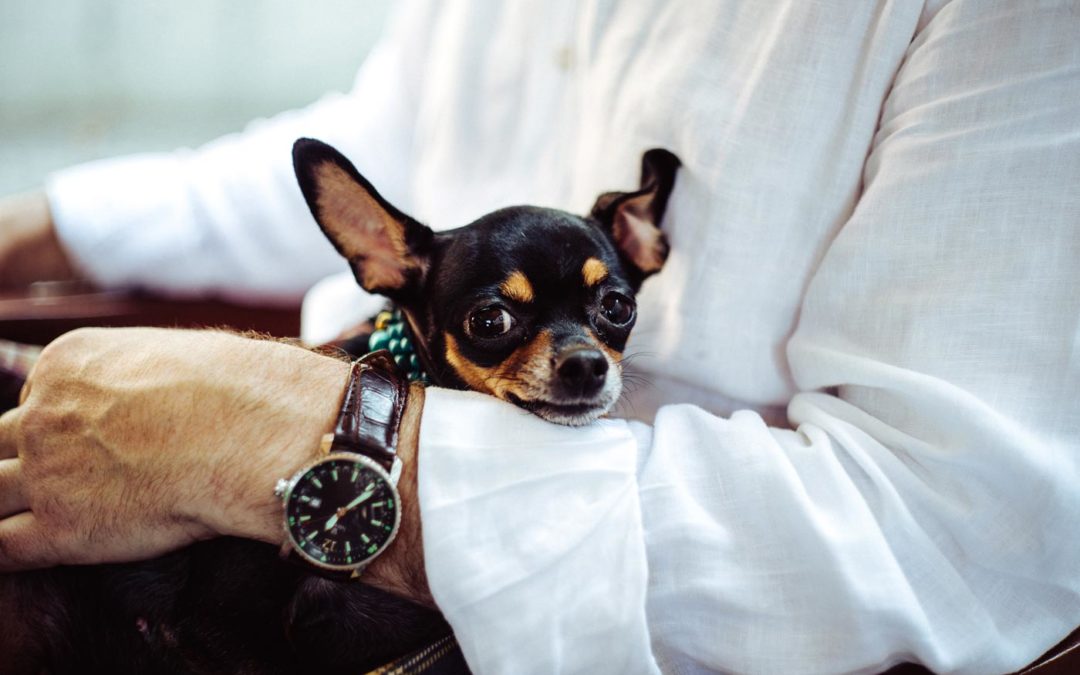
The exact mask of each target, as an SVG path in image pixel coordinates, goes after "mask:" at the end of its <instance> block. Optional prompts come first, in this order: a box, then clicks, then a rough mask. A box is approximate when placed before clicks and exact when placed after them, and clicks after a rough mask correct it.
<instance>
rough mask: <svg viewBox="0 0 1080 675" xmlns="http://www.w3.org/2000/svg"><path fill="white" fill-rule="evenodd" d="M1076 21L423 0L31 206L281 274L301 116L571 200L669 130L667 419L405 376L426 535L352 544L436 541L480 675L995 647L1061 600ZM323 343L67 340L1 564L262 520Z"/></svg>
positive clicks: (273, 290) (382, 176)
mask: <svg viewBox="0 0 1080 675" xmlns="http://www.w3.org/2000/svg"><path fill="white" fill-rule="evenodd" d="M1078 29H1080V15H1078V14H1077V12H1076V11H1075V8H1074V7H1072V6H1071V4H1070V3H1067V2H1060V3H1045V4H1041V5H1039V6H1038V7H1034V6H1027V5H1025V6H1023V7H1021V6H1019V5H1016V4H1015V3H1008V2H992V3H988V2H968V1H965V0H954V1H953V2H932V3H926V4H925V5H924V4H922V3H915V2H910V3H889V2H875V3H843V2H839V1H838V0H837V1H835V2H818V3H791V4H788V5H783V6H774V5H771V4H765V3H757V2H738V1H719V0H718V1H717V2H713V3H708V4H706V3H695V4H694V5H693V6H690V7H686V6H678V5H675V4H673V3H663V2H634V3H629V2H628V3H622V4H610V3H600V4H589V5H586V6H578V5H576V4H575V3H570V2H551V3H543V4H542V5H540V4H533V5H530V6H529V7H521V6H515V5H509V4H508V3H494V2H492V3H434V2H432V3H424V2H416V3H413V4H411V5H410V6H408V8H407V9H406V10H405V11H404V13H403V15H402V16H401V17H399V21H398V22H397V23H396V24H395V27H394V29H393V31H392V32H391V34H390V35H389V36H388V37H387V39H386V40H385V41H384V42H383V44H382V45H381V46H380V47H379V48H378V49H377V50H376V52H375V53H374V54H373V55H372V56H371V58H370V59H369V61H368V63H367V64H365V66H364V68H363V70H362V71H361V73H360V75H359V77H358V79H357V83H356V87H355V89H354V91H353V92H352V93H351V94H350V95H349V96H347V97H340V98H333V99H328V100H325V101H323V102H320V103H319V104H317V105H316V106H314V107H313V108H311V109H309V110H307V111H304V112H301V113H294V114H289V115H285V116H282V117H280V118H277V119H275V120H271V121H269V122H263V123H260V124H258V125H255V126H253V127H252V128H250V129H248V130H247V131H246V132H245V133H244V134H242V135H240V136H236V137H230V138H225V139H222V140H220V141H218V142H216V143H212V144H210V145H209V146H207V147H206V148H203V149H201V150H199V151H198V152H196V153H193V154H191V153H184V154H177V155H171V156H164V157H143V158H133V159H126V160H120V161H118V162H116V163H109V164H105V165H99V166H96V167H90V168H84V169H75V170H73V171H72V172H70V173H67V174H61V175H60V176H59V177H57V178H56V179H55V181H54V182H53V184H52V185H51V187H50V191H49V194H50V204H51V207H52V214H53V216H54V217H55V221H56V233H57V235H56V236H58V239H52V237H53V236H54V235H52V234H50V233H49V229H48V228H39V229H38V233H39V234H38V236H37V240H38V241H44V242H46V243H45V244H42V246H43V247H44V249H45V250H47V251H51V252H52V253H51V254H48V255H47V256H46V257H51V258H52V259H53V261H54V262H55V261H56V260H57V259H59V260H60V261H61V262H60V263H58V264H59V266H60V267H59V268H58V269H61V270H62V269H63V266H64V265H65V264H67V263H64V262H63V260H64V259H65V256H57V255H56V251H57V250H58V249H57V246H56V245H55V242H62V245H63V247H66V251H67V256H68V257H69V258H70V264H71V266H72V267H73V268H74V269H75V270H78V271H79V272H80V273H83V274H86V275H88V276H90V277H91V278H94V279H95V280H97V281H99V282H101V283H106V284H132V283H134V284H140V285H143V286H148V287H151V288H156V289H159V290H163V291H172V292H181V291H182V292H191V291H198V292H206V293H222V292H228V293H233V294H243V295H246V296H249V297H250V296H275V297H276V296H282V295H296V294H298V293H301V292H302V291H303V290H304V289H305V288H306V287H307V286H308V285H309V284H310V283H312V282H314V281H315V280H316V279H318V278H320V277H321V276H323V275H325V274H328V273H332V272H334V271H337V270H338V269H340V262H339V261H338V260H337V259H336V258H335V256H334V254H333V253H332V251H331V250H330V249H329V247H328V246H327V245H325V243H324V242H323V241H322V240H321V234H319V233H318V232H317V231H316V229H315V228H314V227H313V226H310V225H305V224H303V223H307V222H308V219H307V218H306V215H305V214H304V211H303V209H304V207H303V203H302V202H301V201H300V198H299V194H298V192H297V190H296V189H295V188H294V186H293V179H292V176H291V172H290V170H289V168H288V146H289V145H290V144H291V143H292V141H293V140H294V139H295V138H297V137H299V136H316V137H320V138H322V139H324V140H327V141H329V142H331V143H332V144H334V145H336V146H338V147H339V148H341V149H343V151H344V152H345V154H346V155H348V156H350V157H351V158H352V159H354V160H355V161H356V163H357V164H358V166H359V167H360V169H361V171H363V172H364V173H365V174H366V175H367V176H368V177H369V178H370V179H371V180H372V182H373V183H374V184H375V185H377V186H379V189H380V191H382V192H384V194H385V196H387V197H388V199H389V200H390V201H391V202H393V203H395V204H398V205H399V206H401V207H402V208H403V210H405V211H407V212H409V213H410V214H412V215H414V216H416V217H418V218H420V219H421V220H426V221H429V222H431V223H433V224H434V225H435V226H441V227H450V226H455V225H460V224H463V223H465V222H467V221H468V220H470V219H471V217H474V216H476V215H478V214H480V213H483V212H486V211H489V210H491V209H492V208H494V207H496V206H502V205H506V204H510V203H521V202H528V203H540V204H548V205H552V206H559V207H563V208H568V209H570V210H578V211H581V210H583V209H585V208H586V207H587V206H588V201H589V199H591V198H592V197H593V196H594V195H595V194H596V193H598V192H601V191H603V190H606V189H616V188H618V187H620V186H624V185H629V184H632V181H633V179H634V178H635V176H634V175H633V171H634V170H635V168H636V165H637V161H636V160H637V158H638V157H639V156H640V154H641V151H642V150H643V149H645V148H647V147H653V146H662V147H666V148H669V149H671V150H672V151H674V152H675V153H676V154H677V155H678V156H679V157H680V158H681V160H682V162H683V165H684V168H683V170H682V172H681V173H680V177H679V183H678V186H677V188H676V191H675V194H674V195H673V198H672V201H671V203H670V205H669V210H668V215H667V217H666V219H665V224H664V225H665V229H666V231H667V233H668V236H669V239H670V242H671V244H672V253H671V257H670V258H669V260H668V263H667V265H666V267H665V269H664V270H663V272H662V273H661V274H660V275H658V277H656V278H655V279H652V280H650V282H649V283H648V284H646V286H645V289H644V293H643V294H642V295H641V297H640V298H639V307H640V314H641V322H640V323H639V325H638V327H637V329H636V332H635V336H634V340H635V341H634V342H633V343H632V345H631V346H630V348H629V351H630V352H636V353H639V354H641V357H640V358H639V359H638V361H639V363H640V369H641V371H642V372H643V373H644V374H645V378H646V380H647V384H646V385H644V386H643V387H642V390H641V391H640V392H638V393H637V394H636V396H634V397H632V399H631V403H632V406H629V410H630V411H631V412H632V413H633V414H634V416H636V417H640V418H643V419H646V420H650V419H651V421H652V424H651V426H647V425H646V424H644V423H642V422H636V421H635V422H623V421H618V420H614V421H610V422H606V423H603V424H597V425H593V426H591V427H588V428H585V429H579V430H570V429H564V428H558V427H552V426H550V425H548V424H546V423H544V422H542V421H540V420H536V419H532V418H527V417H522V416H521V415H520V414H517V411H516V410H514V409H513V408H512V407H509V406H506V405H502V404H500V403H499V402H496V401H492V400H489V399H487V398H484V397H481V396H478V395H474V394H467V393H456V392H448V391H443V390H438V389H432V390H429V391H428V392H427V395H426V398H425V400H424V401H422V402H421V401H419V397H416V398H413V399H411V403H410V406H411V412H410V413H409V416H408V418H409V419H408V422H407V423H406V424H405V425H404V426H403V427H402V429H403V434H405V436H406V437H407V438H414V437H415V438H416V442H415V446H416V448H417V452H416V454H415V456H412V457H406V464H407V467H408V471H407V472H406V477H405V479H404V481H403V485H404V486H405V487H404V488H403V489H404V490H405V492H404V493H403V495H402V499H403V500H405V501H406V502H408V503H411V504H413V505H418V506H419V514H416V513H413V514H412V515H411V516H410V515H409V514H408V513H407V514H406V518H407V520H408V521H409V523H410V524H409V526H408V527H409V531H410V532H413V533H416V532H417V531H418V523H419V521H422V522H423V545H422V550H421V547H420V546H418V545H416V544H415V542H413V545H406V546H400V545H396V546H394V547H391V549H390V550H389V551H388V552H387V554H386V555H385V556H384V557H383V558H381V559H380V565H381V569H377V570H373V571H372V572H371V574H372V576H371V577H370V578H371V579H372V581H374V582H375V583H380V584H382V585H384V586H386V587H391V588H395V589H396V590H397V591H398V592H401V593H403V594H407V595H413V596H414V597H416V596H419V595H423V594H424V593H425V588H424V581H423V574H422V573H421V572H423V571H424V570H426V577H427V582H429V583H430V591H431V594H432V596H433V597H434V600H435V602H436V603H437V604H438V605H439V607H440V608H441V609H442V610H443V612H444V613H445V615H446V616H447V618H448V620H449V621H450V623H451V624H452V625H453V626H454V628H455V632H456V633H457V635H458V638H459V641H460V642H461V644H462V647H463V651H464V653H465V655H466V657H467V659H468V662H469V664H470V666H471V667H472V668H473V669H474V670H476V671H478V672H656V671H658V670H659V671H663V672H696V671H707V670H725V671H740V672H765V671H773V672H776V671H781V672H797V671H814V672H874V671H877V670H882V669H885V668H887V667H888V666H889V665H891V664H893V663H898V662H902V661H919V662H922V663H924V664H926V665H927V666H928V667H930V668H931V669H933V670H938V671H957V672H971V673H984V672H1003V671H1008V670H1013V669H1016V668H1019V667H1021V666H1023V665H1024V664H1025V663H1028V662H1030V661H1032V660H1033V659H1034V658H1035V657H1037V656H1038V655H1039V654H1040V653H1042V652H1043V651H1045V650H1046V649H1047V648H1049V647H1050V646H1052V645H1053V644H1054V643H1055V642H1057V641H1058V640H1060V639H1061V638H1062V637H1064V636H1065V635H1066V634H1067V633H1068V632H1069V631H1070V630H1072V629H1073V628H1074V627H1075V626H1076V625H1077V624H1078V623H1080V567H1078V566H1077V564H1076V563H1077V560H1080V543H1078V542H1077V540H1076V538H1075V537H1073V536H1072V532H1071V529H1072V527H1071V524H1072V523H1074V522H1075V521H1076V518H1077V517H1078V516H1080V495H1078V493H1077V490H1076V488H1075V486H1076V484H1077V478H1078V475H1077V474H1078V469H1080V451H1078V443H1080V418H1078V417H1077V412H1076V411H1077V407H1076V401H1077V400H1078V396H1080V371H1078V369H1080V360H1078V359H1077V356H1076V349H1077V346H1076V345H1077V342H1076V341H1077V335H1076V326H1077V325H1078V320H1080V308H1078V306H1077V304H1076V302H1075V289H1076V288H1077V286H1078V284H1080V266H1077V265H1076V260H1077V258H1078V254H1080V249H1078V246H1080V244H1078V242H1080V236H1078V234H1080V232H1078V229H1080V198H1078V196H1077V195H1078V194H1080V193H1078V191H1077V190H1076V185H1077V184H1078V183H1080V152H1078V150H1080V133H1078V128H1080V121H1078V120H1080V94H1078V92H1080V42H1078V41H1077V40H1076V39H1075V35H1076V34H1077V32H1078ZM30 229H31V230H33V229H34V228H30ZM33 239H34V237H28V238H27V239H24V241H28V240H33ZM50 241H52V242H54V243H53V244H50V243H48V242H50ZM294 260H295V261H299V260H303V263H302V264H300V263H299V262H294ZM343 368H344V366H342V365H341V364H337V363H333V362H330V361H325V360H323V359H320V357H317V356H313V355H310V354H307V353H305V352H303V351H301V350H297V349H293V348H289V347H284V346H280V345H274V344H265V343H250V342H247V341H243V340H240V339H239V338H235V337H230V336H222V335H213V334H202V333H172V332H160V331H152V332H151V331H146V332H142V331H115V332H112V331H96V332H94V331H92V332H84V333H76V334H75V335H73V336H70V337H68V338H64V339H62V340H60V341H58V343H56V344H55V345H54V346H52V347H50V348H49V349H48V350H46V352H45V354H44V355H43V357H42V359H41V361H40V364H39V368H38V370H37V372H36V373H35V374H34V377H33V378H32V380H31V383H30V386H29V393H28V397H27V400H26V403H25V405H24V406H23V407H22V408H21V409H20V410H18V411H16V412H13V413H9V414H8V415H6V416H5V417H4V418H3V419H2V420H0V453H2V454H3V456H4V457H5V458H7V459H5V460H3V462H2V463H0V495H2V496H0V513H2V515H4V516H6V518H5V519H4V520H2V521H0V565H2V566H3V567H5V568H19V567H26V566H38V565H49V564H54V563H57V562H92V561H99V560H114V559H126V558H130V557H139V556H146V555H153V554H155V553H158V552H161V551H165V550H168V549H171V548H173V547H176V546H179V545H183V544H184V543H187V542H189V541H192V540H194V539H198V538H202V537H208V536H213V535H217V534H226V533H227V534H238V535H242V536H249V537H256V538H262V539H264V540H267V541H274V540H276V539H277V538H278V528H279V527H280V526H279V523H280V518H281V514H280V511H279V509H280V506H279V505H278V504H277V503H276V502H275V500H274V499H273V496H272V494H271V492H272V486H273V483H274V480H276V479H277V478H278V477H280V476H282V475H287V474H288V473H290V472H291V471H293V470H295V469H296V468H297V467H298V466H300V465H302V464H303V463H304V461H305V460H306V459H310V457H312V456H313V454H314V447H313V444H312V439H316V438H318V436H319V435H320V434H322V433H324V432H325V431H326V430H327V429H328V428H329V427H331V426H332V424H333V418H334V414H335V406H336V404H337V402H338V401H339V400H340V396H341V394H340V391H341V387H342V383H343V381H344V373H343V371H342V369H343ZM679 404H684V405H679ZM420 406H422V410H420V409H418V408H419V407H420ZM162 420H167V422H168V423H167V424H162ZM770 423H771V424H772V425H773V426H769V425H768V424H770ZM404 445H405V446H406V450H405V451H406V453H407V454H408V453H409V451H410V450H411V449H412V446H413V445H414V444H413V442H412V441H407V442H406V443H405V444H404ZM206 448H212V449H213V451H212V452H208V451H206ZM413 473H415V474H418V478H414V479H415V480H416V487H417V491H416V493H415V494H414V493H413V492H412V491H411V487H412V483H411V480H414V479H410V476H412V475H413ZM407 507H408V504H407ZM417 516H418V517H417ZM403 542H404V543H405V544H409V542H410V539H409V537H406V538H405V539H404V540H403ZM421 557H422V560H421Z"/></svg>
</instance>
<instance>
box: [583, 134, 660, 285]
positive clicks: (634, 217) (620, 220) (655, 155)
mask: <svg viewBox="0 0 1080 675" xmlns="http://www.w3.org/2000/svg"><path fill="white" fill-rule="evenodd" d="M680 165H681V162H680V161H679V158H678V157H676V156H675V155H674V154H672V153H670V152H668V151H667V150H663V149H660V148H654V149H652V150H649V151H648V152H646V153H645V154H644V155H643V156H642V158H641V187H640V188H639V189H638V190H637V191H636V192H606V193H604V194H602V195H600V197H599V198H597V200H596V204H595V205H594V206H593V208H592V214H591V215H592V217H593V218H596V219H597V220H599V221H600V224H601V225H602V226H603V227H604V228H605V229H606V230H607V231H608V232H609V233H610V234H611V238H612V239H613V240H614V241H615V246H616V247H617V248H618V249H619V252H620V253H621V254H622V256H623V258H625V259H626V260H627V261H628V262H630V263H631V264H632V265H633V266H634V267H635V268H637V270H638V272H640V273H641V277H640V280H643V279H644V278H645V277H647V276H649V275H650V274H654V273H656V272H659V271H660V268H661V267H663V266H664V261H665V260H666V259H667V255H668V243H667V238H666V237H664V233H663V232H661V231H660V221H661V220H663V218H664V210H665V209H666V208H667V202H668V197H670V196H671V190H672V189H673V188H674V187H675V174H676V173H677V172H678V170H679V166H680ZM640 280H639V281H640Z"/></svg>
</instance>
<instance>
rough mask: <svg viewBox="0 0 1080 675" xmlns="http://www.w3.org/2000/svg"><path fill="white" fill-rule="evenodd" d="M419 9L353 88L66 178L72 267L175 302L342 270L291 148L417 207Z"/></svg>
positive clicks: (423, 17) (270, 296)
mask: <svg viewBox="0 0 1080 675" xmlns="http://www.w3.org/2000/svg"><path fill="white" fill-rule="evenodd" d="M426 4H427V3H424V2H413V3H409V5H408V6H407V7H406V8H405V10H404V11H402V12H401V13H400V14H399V16H397V17H396V20H395V21H394V22H393V24H392V26H391V28H390V30H389V31H388V32H387V34H386V36H385V37H384V38H383V39H382V40H381V41H380V43H379V44H377V45H376V47H375V48H374V50H373V51H372V52H371V54H370V55H369V56H368V58H367V59H366V61H365V63H364V64H363V67H362V68H361V69H360V71H359V74H358V75H357V78H356V81H355V83H354V86H353V89H352V91H351V92H349V93H348V94H329V95H327V96H325V97H324V98H322V99H321V100H319V101H318V102H316V103H314V104H313V105H311V106H309V107H308V108H305V109H303V110H298V111H292V112H287V113H283V114H281V115H278V116H276V117H273V118H271V119H265V120H258V121H255V122H253V123H252V124H250V125H249V126H248V127H247V128H246V129H245V130H244V131H243V132H242V133H237V134H232V135H228V136H225V137H223V138H220V139H217V140H215V141H213V142H210V143H208V144H206V145H205V146H203V147H200V148H198V149H195V150H189V149H181V150H177V151H176V152H171V153H161V154H144V155H136V156H129V157H121V158H116V159H108V160H103V161H98V162H92V163H89V164H85V165H81V166H77V167H74V168H71V169H68V170H65V171H61V172H58V173H56V174H54V175H53V176H51V177H50V178H49V180H48V181H47V185H46V192H47V194H48V197H49V201H50V204H51V206H52V210H53V217H54V221H55V223H56V228H57V231H58V233H59V236H60V238H61V241H62V242H63V244H64V246H65V247H66V248H67V250H68V251H69V252H70V254H71V255H72V257H73V259H74V261H75V264H76V265H77V267H78V268H80V269H81V270H82V271H83V272H84V273H85V274H86V275H87V276H89V278H91V279H93V280H94V281H96V282H98V283H100V284H103V285H106V286H138V287H143V288H148V289H152V290H155V291H159V292H164V293H167V294H174V295H221V296H229V297H234V298H238V299H259V300H263V301H266V300H276V299H280V300H289V301H294V300H296V299H298V298H299V297H300V296H301V295H302V294H303V292H304V291H305V290H306V289H307V288H308V287H310V286H311V285H312V284H313V283H315V282H316V281H318V280H319V279H321V278H323V277H325V276H328V275H330V274H333V273H335V272H339V271H342V270H344V269H345V263H344V261H343V260H342V259H341V257H340V256H339V255H338V254H337V253H336V252H335V251H334V250H333V248H332V247H331V246H330V244H329V243H328V242H327V241H326V239H325V237H324V236H323V235H322V233H321V232H320V230H319V228H318V227H317V226H316V225H315V223H314V221H313V220H312V219H311V215H310V213H309V212H308V210H307V207H306V205H305V204H304V201H303V197H302V196H301V194H300V191H299V189H298V187H297V185H296V179H295V177H294V175H293V169H292V154H291V150H292V144H293V142H294V141H295V140H296V139H297V138H300V137H303V136H309V137H316V138H319V139H321V140H324V141H326V142H328V143H330V144H332V145H335V146H336V147H338V148H339V149H340V150H341V151H342V152H343V153H344V154H345V155H347V156H348V157H350V159H351V160H352V161H353V162H354V163H355V164H356V165H357V167H358V168H359V169H360V170H361V171H362V172H363V173H364V174H365V175H366V176H367V177H368V178H369V179H370V180H371V181H372V183H373V184H375V185H377V186H378V187H379V190H380V192H382V193H383V194H384V195H385V196H386V197H387V198H388V199H390V200H391V201H392V202H393V203H395V204H397V205H398V206H400V207H401V208H406V209H407V208H408V202H409V197H410V195H409V191H408V185H409V176H410V173H411V154H412V132H413V122H414V111H415V98H416V92H417V89H418V87H419V79H420V73H421V70H422V68H421V67H420V61H421V60H422V58H423V49H422V46H423V45H424V44H425V40H424V39H422V38H423V35H424V31H425V30H427V27H428V25H429V22H430V20H431V17H430V13H429V12H428V8H427V7H426V6H425V5H426Z"/></svg>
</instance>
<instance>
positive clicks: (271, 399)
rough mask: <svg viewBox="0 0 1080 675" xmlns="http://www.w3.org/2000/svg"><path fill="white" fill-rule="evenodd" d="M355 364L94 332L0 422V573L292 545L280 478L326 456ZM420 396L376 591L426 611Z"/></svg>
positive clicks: (408, 417) (48, 369)
mask: <svg viewBox="0 0 1080 675" xmlns="http://www.w3.org/2000/svg"><path fill="white" fill-rule="evenodd" d="M348 369H349V366H348V364H346V363H344V362H342V361H338V360H336V359H332V358H328V357H325V356H320V355H318V354H314V353H312V352H309V351H306V350H303V349H299V348H296V347H292V346H289V345H283V344H280V343H275V342H267V341H259V340H248V339H245V338H241V337H238V336H236V335H232V334H228V333H222V332H215V331H169V330H157V329H122V330H100V329H97V330H84V331H77V332H75V333H72V334H68V335H67V336H65V337H63V338H61V339H60V340H58V341H57V342H55V343H53V345H51V346H50V347H49V348H48V349H46V351H45V352H44V353H43V354H42V357H41V359H40V360H39V361H38V364H37V367H36V369H35V371H34V373H32V375H31V377H30V380H29V383H28V388H27V396H26V401H25V403H24V404H23V405H22V406H20V407H19V408H17V409H16V410H14V411H11V412H9V413H7V414H5V415H4V416H3V417H0V495H6V496H9V497H10V499H8V498H7V497H5V499H4V500H2V502H0V571H2V570H8V569H21V568H30V567H47V566H51V565H57V564H65V563H97V562H108V561H121V560H133V559H140V558H147V557H152V556H155V555H160V554H162V553H165V552H167V551H169V550H173V549H175V548H178V547H180V546H184V545H186V544H188V543H191V542H192V541H195V540H198V539H205V538H209V537H213V536H217V535H233V536H241V537H248V538H253V539H260V540H263V541H267V542H272V543H275V544H278V543H281V541H282V537H283V536H284V535H283V532H282V525H281V523H282V511H281V502H280V501H279V500H278V499H277V498H276V497H275V496H274V484H275V483H276V481H277V479H279V478H282V477H285V476H289V475H292V473H294V472H295V471H296V470H297V469H298V468H300V467H301V466H303V465H304V464H306V463H307V462H309V461H310V460H312V459H313V458H314V457H315V456H316V455H317V454H318V452H319V450H318V448H319V440H320V438H321V437H322V435H323V434H324V433H326V432H327V431H329V430H331V429H332V428H333V425H334V420H335V419H336V417H337V414H338V409H339V407H340V403H341V396H342V392H343V389H344V387H345V383H346V380H347V376H348ZM422 408H423V392H422V391H419V392H418V390H417V389H416V388H414V389H413V390H412V393H411V395H410V398H409V403H408V407H407V408H406V413H405V415H404V418H403V421H402V427H401V433H400V441H399V448H398V451H399V454H400V455H401V458H402V462H403V465H404V466H403V471H402V475H401V480H400V483H399V490H400V492H401V496H402V500H403V503H404V508H403V513H402V524H401V529H400V534H399V537H400V541H398V542H397V543H395V544H394V545H393V546H391V547H390V549H389V550H388V551H387V552H386V554H385V555H384V556H383V557H382V558H381V559H378V560H377V561H376V563H374V564H372V565H371V567H370V568H369V570H368V571H367V573H366V576H365V581H370V583H372V584H373V585H376V586H379V587H382V588H385V589H387V590H390V591H392V592H395V593H397V594H399V595H402V596H405V597H409V598H411V599H414V600H418V601H427V602H429V601H430V598H429V596H428V593H427V586H426V583H425V581H424V573H423V570H424V566H423V558H422V555H423V554H422V550H421V548H420V544H419V542H420V534H419V532H420V525H419V511H418V509H417V506H416V488H415V485H416V461H415V457H416V439H417V435H418V430H419V418H420V411H421V410H422Z"/></svg>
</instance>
